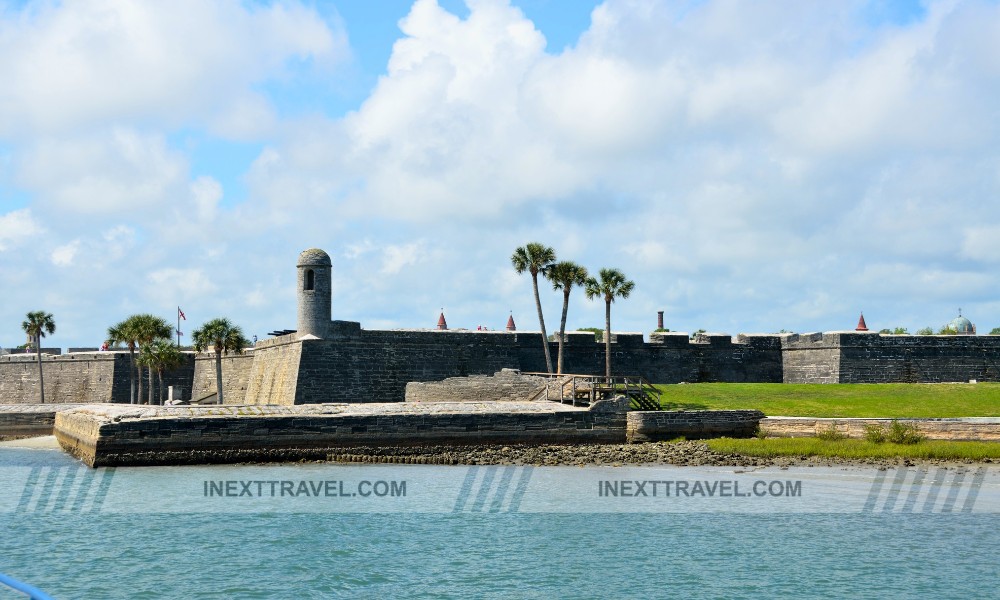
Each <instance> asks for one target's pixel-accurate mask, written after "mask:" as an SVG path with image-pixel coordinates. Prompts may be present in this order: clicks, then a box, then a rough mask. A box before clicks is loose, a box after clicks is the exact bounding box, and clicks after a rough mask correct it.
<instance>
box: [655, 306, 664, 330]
mask: <svg viewBox="0 0 1000 600" xmlns="http://www.w3.org/2000/svg"><path fill="white" fill-rule="evenodd" d="M656 328H657V329H663V311H662V310H658V311H656Z"/></svg>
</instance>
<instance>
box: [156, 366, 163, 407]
mask: <svg viewBox="0 0 1000 600" xmlns="http://www.w3.org/2000/svg"><path fill="white" fill-rule="evenodd" d="M156 379H157V380H158V381H159V382H160V401H159V402H158V404H159V405H160V406H163V370H162V369H157V370H156Z"/></svg>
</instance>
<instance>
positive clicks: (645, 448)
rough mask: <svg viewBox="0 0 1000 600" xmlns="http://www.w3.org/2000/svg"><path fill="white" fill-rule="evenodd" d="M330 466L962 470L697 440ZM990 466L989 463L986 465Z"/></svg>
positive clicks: (368, 458) (404, 453)
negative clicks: (764, 453) (715, 445)
mask: <svg viewBox="0 0 1000 600" xmlns="http://www.w3.org/2000/svg"><path fill="white" fill-rule="evenodd" d="M327 460H328V461H329V462H336V463H392V464H430V465H533V466H625V465H676V466H727V467H775V466H776V467H803V466H857V467H868V468H871V467H875V468H892V467H899V466H915V465H936V466H946V467H947V466H956V467H957V466H961V465H964V464H976V463H972V462H970V463H962V462H955V461H943V460H922V459H921V460H918V459H909V458H896V459H862V460H858V459H847V458H831V457H819V456H787V457H773V458H770V457H766V458H765V457H757V456H744V455H738V454H722V453H719V452H715V451H713V450H711V449H710V448H709V447H708V444H705V443H704V442H699V441H683V442H643V443H634V444H576V445H542V446H527V445H514V444H511V445H506V446H489V445H470V446H410V447H405V446H404V447H400V446H394V447H389V446H365V447H356V448H342V449H337V450H334V451H331V452H330V453H329V455H328V456H327ZM987 462H988V461H987Z"/></svg>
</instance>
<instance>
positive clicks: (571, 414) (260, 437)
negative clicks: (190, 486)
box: [54, 398, 628, 467]
mask: <svg viewBox="0 0 1000 600" xmlns="http://www.w3.org/2000/svg"><path fill="white" fill-rule="evenodd" d="M627 407H628V400H627V399H624V398H621V399H614V400H604V401H600V402H597V403H596V404H594V405H593V406H591V407H590V408H589V409H578V408H570V407H565V406H562V405H559V404H555V403H541V402H531V403H507V404H506V405H505V406H504V407H503V408H500V409H498V408H497V405H496V404H493V403H459V404H448V403H434V404H425V405H418V404H410V403H394V404H388V405H381V406H369V405H362V406H359V405H353V406H345V405H323V406H295V407H284V406H281V407H172V406H168V407H125V406H116V407H96V406H85V407H82V408H79V409H75V410H68V411H62V412H59V413H57V414H56V418H55V432H54V433H55V435H56V439H57V440H58V441H59V443H60V445H61V446H62V447H63V449H64V450H66V451H68V452H70V453H71V454H73V455H74V456H76V457H78V458H80V459H81V460H83V461H84V462H85V463H86V464H88V465H90V466H92V467H98V466H125V465H155V464H190V463H225V462H243V461H289V460H298V459H303V458H311V459H324V458H326V456H327V454H328V453H329V450H331V449H334V448H344V447H355V446H366V445H402V446H406V445H410V446H419V445H422V444H428V445H435V444H509V443H523V444H551V443H570V444H571V443H623V442H624V441H625V415H626V409H627Z"/></svg>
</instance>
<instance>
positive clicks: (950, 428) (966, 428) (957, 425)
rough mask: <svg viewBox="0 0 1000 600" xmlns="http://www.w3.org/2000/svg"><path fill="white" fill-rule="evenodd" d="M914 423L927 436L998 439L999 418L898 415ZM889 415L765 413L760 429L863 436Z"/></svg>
mask: <svg viewBox="0 0 1000 600" xmlns="http://www.w3.org/2000/svg"><path fill="white" fill-rule="evenodd" d="M897 420H898V421H899V422H900V423H907V424H912V425H914V426H916V428H917V430H918V431H920V433H921V434H923V436H924V437H926V438H927V439H929V440H954V441H981V442H1000V418H998V417H966V418H960V419H897ZM892 421H893V420H892V419H846V418H838V419H821V418H816V417H767V418H766V419H763V420H761V422H760V430H761V431H762V432H763V433H765V434H767V435H770V436H774V437H814V436H816V435H819V434H821V433H824V432H828V431H830V428H831V427H832V428H834V429H836V431H837V432H838V433H840V434H843V435H846V436H847V437H851V438H858V439H862V438H864V437H865V427H866V426H868V425H881V426H883V427H887V426H889V425H890V424H891V423H892Z"/></svg>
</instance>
